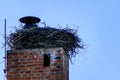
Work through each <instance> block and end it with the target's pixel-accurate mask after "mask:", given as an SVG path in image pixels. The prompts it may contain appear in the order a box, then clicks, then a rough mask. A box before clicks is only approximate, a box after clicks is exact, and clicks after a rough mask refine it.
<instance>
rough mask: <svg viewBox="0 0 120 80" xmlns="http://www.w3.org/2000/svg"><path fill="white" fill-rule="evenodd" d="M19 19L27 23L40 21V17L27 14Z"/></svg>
mask: <svg viewBox="0 0 120 80" xmlns="http://www.w3.org/2000/svg"><path fill="white" fill-rule="evenodd" d="M19 21H20V22H21V23H25V24H34V23H39V22H40V18H38V17H34V16H26V17H22V18H20V19H19Z"/></svg>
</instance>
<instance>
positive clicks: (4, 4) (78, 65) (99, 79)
mask: <svg viewBox="0 0 120 80" xmlns="http://www.w3.org/2000/svg"><path fill="white" fill-rule="evenodd" d="M29 15H31V16H37V17H40V18H41V20H42V21H45V22H46V23H47V24H48V25H50V26H53V27H56V26H57V25H58V24H60V25H61V26H62V28H64V27H66V25H67V24H69V25H70V26H71V28H74V27H75V25H76V26H77V25H78V26H79V30H78V35H79V36H80V37H81V38H82V39H83V41H84V42H85V43H86V44H88V45H90V46H89V47H88V50H87V51H88V52H87V53H86V54H85V56H83V55H81V54H80V55H78V56H77V57H76V58H75V59H73V60H75V63H74V64H73V65H71V64H70V80H120V42H119V41H120V36H119V34H120V1H119V0H0V25H1V31H0V42H1V44H0V47H2V42H4V40H3V36H2V35H1V34H3V33H4V31H3V30H4V29H3V28H4V19H5V18H6V19H7V33H8V32H9V31H11V30H12V28H11V27H13V26H19V24H20V23H19V21H18V19H19V18H21V17H23V16H29ZM0 51H1V53H0V61H3V57H4V49H1V50H0ZM3 69H4V63H2V64H0V80H3V79H4V74H3Z"/></svg>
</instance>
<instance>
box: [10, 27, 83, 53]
mask: <svg viewBox="0 0 120 80" xmlns="http://www.w3.org/2000/svg"><path fill="white" fill-rule="evenodd" d="M8 46H9V47H10V49H12V50H16V49H34V48H55V47H62V48H64V49H65V51H66V52H68V54H69V55H73V54H76V53H77V52H76V49H77V48H80V49H84V45H83V44H82V40H81V38H79V37H78V36H77V35H76V32H75V30H73V29H56V28H50V27H43V28H39V27H37V28H32V29H20V30H16V31H15V32H14V33H11V34H10V35H9V37H8Z"/></svg>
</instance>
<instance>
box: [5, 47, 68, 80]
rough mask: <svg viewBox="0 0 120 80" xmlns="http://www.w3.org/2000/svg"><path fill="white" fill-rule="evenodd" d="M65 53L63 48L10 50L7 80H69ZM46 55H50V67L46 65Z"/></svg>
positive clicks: (8, 53)
mask: <svg viewBox="0 0 120 80" xmlns="http://www.w3.org/2000/svg"><path fill="white" fill-rule="evenodd" d="M64 53H65V52H64V50H63V49H62V48H51V49H32V50H10V51H8V52H7V80H68V76H69V75H68V72H69V61H68V57H67V56H66V55H64ZM44 54H46V55H48V54H49V55H50V56H49V58H50V65H47V66H45V65H44V64H46V63H45V59H44V58H45V57H44ZM47 61H49V60H47ZM47 64H49V63H47Z"/></svg>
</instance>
